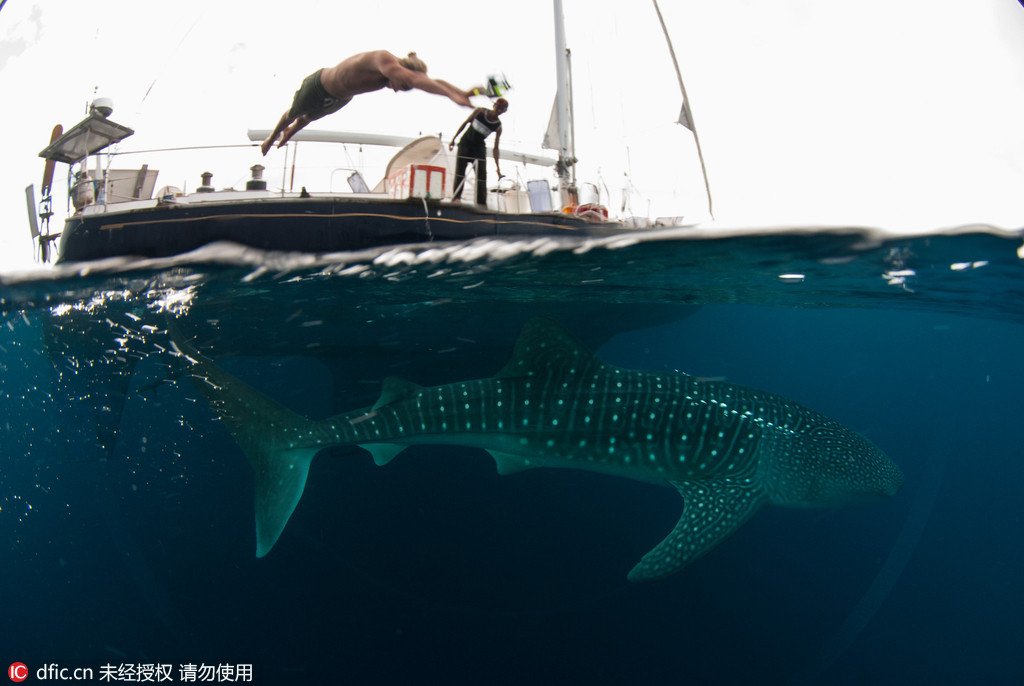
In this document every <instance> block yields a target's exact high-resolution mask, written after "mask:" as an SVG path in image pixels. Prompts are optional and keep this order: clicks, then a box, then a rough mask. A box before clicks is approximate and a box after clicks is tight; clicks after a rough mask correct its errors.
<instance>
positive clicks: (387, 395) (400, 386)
mask: <svg viewBox="0 0 1024 686" xmlns="http://www.w3.org/2000/svg"><path fill="white" fill-rule="evenodd" d="M422 391H423V386H420V385H417V384H414V383H413V382H412V381H407V380H406V379H403V378H401V377H397V376H389V377H388V378H386V379H384V383H383V384H381V389H380V398H378V399H377V402H376V403H375V404H374V406H373V409H375V410H379V409H380V408H382V407H386V406H388V405H391V404H392V403H397V402H400V401H402V400H407V399H409V398H413V397H415V396H416V394H417V393H421V392H422Z"/></svg>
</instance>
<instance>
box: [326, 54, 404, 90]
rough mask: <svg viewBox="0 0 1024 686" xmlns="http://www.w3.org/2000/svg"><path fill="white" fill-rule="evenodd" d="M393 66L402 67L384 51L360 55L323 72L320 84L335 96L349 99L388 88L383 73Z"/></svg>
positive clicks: (396, 59) (386, 78) (390, 69)
mask: <svg viewBox="0 0 1024 686" xmlns="http://www.w3.org/2000/svg"><path fill="white" fill-rule="evenodd" d="M393 65H397V66H398V67H399V68H401V64H399V62H398V58H397V57H395V56H394V55H392V54H391V53H390V52H388V51H387V50H373V51H371V52H361V53H359V54H358V55H352V56H351V57H348V58H346V59H344V60H342V61H341V62H339V63H338V64H336V65H334V66H333V67H328V68H327V69H324V70H323V71H322V72H320V81H322V82H323V84H324V88H326V89H327V92H328V93H330V94H331V95H333V96H334V97H336V98H348V97H351V96H353V95H359V94H361V93H369V92H371V91H376V90H380V89H381V88H384V87H385V86H387V85H388V77H387V76H385V75H384V70H385V69H388V71H393Z"/></svg>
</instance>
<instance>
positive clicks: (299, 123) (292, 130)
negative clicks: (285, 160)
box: [277, 114, 313, 148]
mask: <svg viewBox="0 0 1024 686" xmlns="http://www.w3.org/2000/svg"><path fill="white" fill-rule="evenodd" d="M311 121H313V120H312V119H310V118H309V115H308V114H301V115H299V118H298V119H296V120H295V121H293V122H292V125H291V126H289V127H288V128H287V129H285V130H284V133H283V134H281V142H280V143H278V144H277V147H279V148H283V147H284V144H285V143H287V142H288V141H289V139H291V137H292V136H294V135H295V134H297V133H298V132H299V131H301V130H302V128H303V127H304V126H306V124H308V123H309V122H311Z"/></svg>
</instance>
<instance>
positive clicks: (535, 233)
mask: <svg viewBox="0 0 1024 686" xmlns="http://www.w3.org/2000/svg"><path fill="white" fill-rule="evenodd" d="M654 5H655V9H656V10H658V13H659V16H660V10H659V9H658V7H657V0H654ZM553 9H554V24H555V41H554V42H555V72H556V75H557V80H556V83H557V89H556V97H555V105H554V107H553V110H552V118H551V124H550V126H549V133H548V135H547V136H546V139H547V145H546V147H548V148H549V149H552V150H554V151H555V152H556V154H557V156H556V157H551V156H549V155H545V154H532V153H523V152H517V151H513V150H502V151H501V156H502V158H503V159H506V160H513V161H515V162H518V163H522V164H524V165H528V166H529V167H531V168H535V169H540V170H542V173H548V174H549V173H550V171H551V170H553V171H554V173H555V186H554V187H553V188H552V186H551V183H550V181H551V180H550V179H548V178H537V179H534V180H531V181H529V182H528V183H527V184H526V188H519V187H508V186H498V187H495V188H492V189H491V192H490V193H489V194H488V196H489V197H488V202H487V204H486V205H484V206H476V205H474V204H472V203H452V202H451V201H450V200H451V195H452V168H453V166H454V160H453V159H452V158H451V156H449V154H448V152H447V149H446V147H447V146H445V145H444V144H443V141H442V139H441V138H440V136H420V137H407V136H392V135H384V134H380V133H365V132H360V133H350V132H339V131H318V130H310V129H307V130H303V131H300V132H299V133H298V134H297V135H296V136H295V137H294V138H293V139H292V142H291V143H290V144H289V146H288V147H287V148H286V150H285V155H286V157H285V165H284V168H285V170H286V171H287V169H288V159H289V157H288V156H289V155H290V159H291V168H292V183H290V184H289V183H287V178H282V180H281V187H280V188H279V189H272V188H270V187H268V180H267V179H266V178H264V175H263V174H264V172H265V171H266V169H265V168H264V167H263V166H262V165H261V164H256V165H253V166H252V167H251V168H250V172H251V176H250V178H249V179H248V180H247V181H246V182H245V187H244V189H234V188H228V189H220V190H218V189H216V188H215V187H214V186H213V183H212V179H211V175H210V174H209V173H203V174H201V175H199V174H197V176H200V178H201V181H200V183H199V184H198V186H197V187H196V188H195V189H194V190H193V191H192V192H190V193H186V192H183V191H182V190H181V189H179V188H177V187H174V186H164V187H163V188H161V189H160V190H156V188H157V181H156V179H157V174H158V172H157V171H156V169H155V168H152V167H150V166H149V164H143V165H141V166H139V167H137V168H128V169H123V168H115V167H113V166H112V164H113V162H114V161H115V160H117V159H119V158H120V157H121V156H122V155H124V154H127V153H122V152H120V151H119V150H117V149H115V148H114V146H116V145H117V144H119V143H120V142H121V141H123V140H125V139H126V138H128V137H130V136H131V135H133V133H134V131H133V130H132V129H130V128H129V127H127V126H124V125H122V124H118V123H116V122H114V121H112V120H111V119H110V116H111V115H112V111H113V107H112V103H110V102H109V101H107V100H106V99H100V100H97V101H96V102H94V103H93V106H92V107H91V108H90V111H89V114H88V116H87V117H86V118H85V119H84V120H82V121H81V122H79V123H78V124H76V125H75V126H73V127H72V128H71V129H69V130H68V131H67V132H62V133H60V134H58V135H56V136H55V137H54V139H53V140H51V142H50V144H49V145H48V146H47V147H46V148H45V149H44V150H43V151H42V152H41V153H40V156H41V157H43V158H44V159H46V160H47V164H48V165H49V166H50V168H51V169H52V165H53V163H56V162H59V163H63V164H67V165H68V170H69V173H68V178H69V183H68V187H69V197H70V198H71V202H72V203H73V205H74V211H73V212H72V213H71V214H70V216H68V217H67V218H66V220H65V222H64V228H63V231H62V232H61V233H59V234H56V233H53V232H51V230H50V227H49V221H50V217H52V216H53V211H52V204H53V202H52V192H51V190H50V183H51V182H52V173H51V175H50V178H49V179H44V188H43V200H42V201H41V202H40V203H39V205H38V206H37V204H36V201H35V191H34V188H33V187H32V186H30V187H29V188H27V189H26V198H27V202H28V206H29V215H30V222H31V228H32V231H33V236H34V237H35V238H36V240H37V241H38V243H39V246H40V253H41V255H42V258H43V259H44V261H45V260H46V259H48V257H49V255H50V253H51V250H50V249H49V248H50V246H51V245H52V244H53V243H54V242H55V241H56V240H57V238H58V236H59V244H58V247H57V251H56V260H57V262H78V261H88V260H95V259H101V258H108V257H128V256H137V257H166V256H172V255H178V254H183V253H187V252H190V251H192V250H195V249H198V248H201V247H202V246H205V245H208V244H210V243H214V242H220V241H228V242H233V243H236V244H240V245H244V246H248V247H253V248H259V249H262V250H268V251H288V252H293V251H294V252H305V253H328V252H341V251H350V250H360V249H366V248H375V247H381V246H389V245H397V244H410V243H424V242H432V241H465V240H468V239H473V238H480V237H547V236H554V237H557V236H564V235H586V236H598V237H600V236H610V235H616V234H618V233H620V232H622V231H626V230H630V227H631V226H634V225H635V224H631V223H628V222H623V221H620V220H617V219H611V218H609V211H608V209H607V207H606V206H605V205H604V204H602V203H601V202H600V201H599V200H596V201H595V200H590V201H584V202H581V198H580V193H579V187H578V185H577V179H576V151H575V142H574V135H573V117H574V113H573V104H572V71H571V66H570V52H569V50H568V49H567V47H566V40H565V22H564V18H563V9H562V1H561V0H553ZM667 35H668V34H667V31H666V37H667ZM670 47H671V46H670ZM681 85H682V80H681V79H680V86H681ZM683 97H684V101H683V108H682V113H681V115H680V123H682V124H684V125H685V126H687V128H689V129H690V130H691V131H693V132H694V135H695V133H696V128H695V127H694V126H693V124H692V119H693V118H692V115H691V114H690V112H689V105H688V103H687V102H686V99H685V91H684V92H683ZM267 134H268V132H267V131H264V130H250V131H249V132H248V138H249V140H250V141H252V142H253V146H252V147H255V143H258V142H259V141H262V140H263V139H264V138H265V137H266V136H267ZM306 142H316V143H341V144H354V145H360V146H363V145H366V146H388V147H392V148H399V149H398V151H397V152H396V153H395V154H394V155H393V156H392V158H391V160H390V161H389V162H388V163H387V165H386V169H385V172H384V174H383V175H382V177H381V178H380V180H379V181H378V182H377V183H376V184H375V185H373V186H371V185H370V184H369V183H368V182H367V181H366V179H365V178H364V177H363V176H362V174H361V173H359V172H358V171H355V172H354V173H352V174H350V175H349V176H348V183H349V186H350V188H351V191H350V192H338V191H335V190H334V189H333V188H329V189H328V190H322V189H316V188H310V189H307V188H306V187H305V186H302V187H300V188H299V189H298V190H296V189H295V187H294V174H295V171H294V170H295V166H296V162H295V160H296V158H297V155H298V146H299V145H300V144H303V143H306ZM225 147H231V146H225ZM187 149H189V148H171V149H166V150H160V151H152V152H160V153H171V152H176V151H179V150H187ZM90 164H92V169H90ZM543 170H547V171H543ZM286 187H287V188H286ZM708 198H709V203H710V193H709V195H708ZM37 208H38V209H37ZM37 214H38V217H39V218H40V219H41V220H42V225H41V226H40V224H39V222H38V221H37V220H36V217H37Z"/></svg>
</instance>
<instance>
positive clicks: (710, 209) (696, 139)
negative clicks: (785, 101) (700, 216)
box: [651, 0, 715, 219]
mask: <svg viewBox="0 0 1024 686" xmlns="http://www.w3.org/2000/svg"><path fill="white" fill-rule="evenodd" d="M651 2H653V3H654V11H655V12H656V13H657V14H658V22H660V23H661V30H662V32H663V33H664V34H665V42H666V43H668V52H669V55H671V56H672V65H673V66H674V67H675V68H676V78H677V79H678V80H679V91H680V92H681V93H682V94H683V110H684V111H685V113H686V118H687V123H688V124H689V126H687V128H688V129H690V131H691V132H692V133H693V142H694V143H696V144H697V157H698V159H700V171H701V173H702V174H704V190H705V191H706V192H707V196H708V214H710V215H711V218H712V219H714V218H715V210H714V206H713V205H712V202H711V184H710V183H709V182H708V170H707V167H706V166H705V165H704V152H703V151H702V150H701V148H700V137H699V136H698V135H697V124H695V123H694V121H693V114H692V113H691V112H690V99H689V98H688V97H686V86H684V85H683V73H682V72H681V71H679V60H677V59H676V50H675V48H674V47H672V38H671V36H669V35H668V27H667V26H665V18H664V17H663V16H661V8H660V7H658V0H651ZM679 123H680V124H682V123H683V122H682V121H680V122H679ZM684 126H685V124H684Z"/></svg>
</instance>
